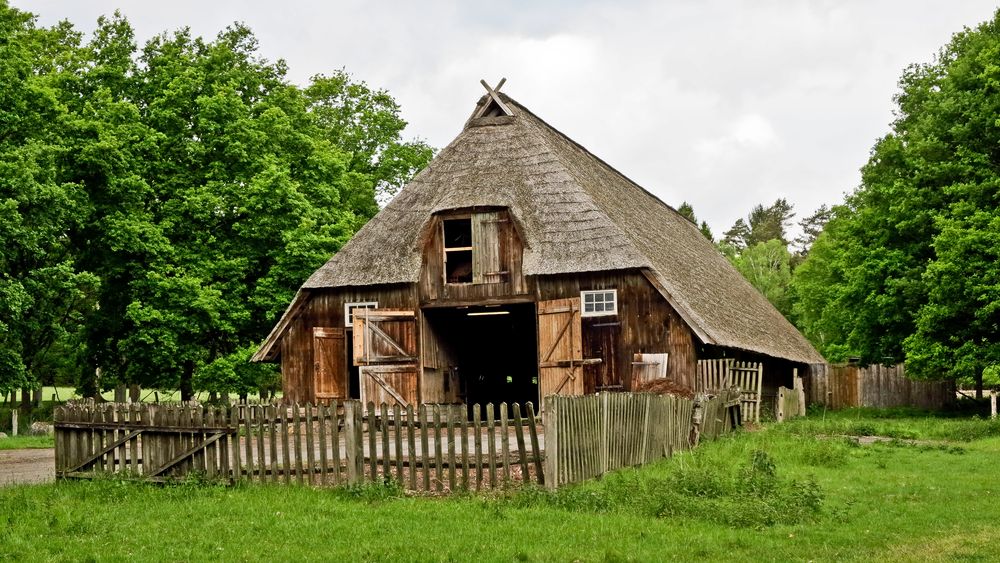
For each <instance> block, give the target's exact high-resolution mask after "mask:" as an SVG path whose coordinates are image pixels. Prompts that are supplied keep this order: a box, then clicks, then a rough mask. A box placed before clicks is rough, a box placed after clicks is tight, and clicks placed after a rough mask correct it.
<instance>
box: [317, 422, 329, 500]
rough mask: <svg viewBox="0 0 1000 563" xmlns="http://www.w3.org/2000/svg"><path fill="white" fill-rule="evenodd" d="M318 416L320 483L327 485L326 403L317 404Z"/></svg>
mask: <svg viewBox="0 0 1000 563" xmlns="http://www.w3.org/2000/svg"><path fill="white" fill-rule="evenodd" d="M317 409H318V410H317V412H316V418H317V419H318V422H319V484H320V485H321V486H326V484H327V480H326V418H327V410H326V405H324V404H323V403H320V404H319V405H318V406H317Z"/></svg>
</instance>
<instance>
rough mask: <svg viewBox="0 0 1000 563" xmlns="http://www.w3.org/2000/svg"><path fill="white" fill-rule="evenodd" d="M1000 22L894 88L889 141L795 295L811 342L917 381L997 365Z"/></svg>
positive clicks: (804, 270) (806, 267) (953, 45)
mask: <svg viewBox="0 0 1000 563" xmlns="http://www.w3.org/2000/svg"><path fill="white" fill-rule="evenodd" d="M998 60H1000V12H998V13H997V14H996V15H995V16H994V18H993V19H992V20H991V21H988V22H986V23H984V24H982V25H981V26H979V27H978V28H976V29H974V30H969V29H967V30H964V31H962V32H960V33H958V34H956V35H955V36H954V37H953V38H952V40H951V42H950V43H949V44H948V45H946V46H945V47H944V48H943V49H942V50H941V52H940V53H939V55H938V56H937V58H936V60H935V61H934V62H932V63H929V64H921V65H913V66H911V67H909V68H908V69H907V70H906V71H905V72H904V73H903V76H902V78H901V79H900V89H901V93H900V94H899V95H898V96H897V98H896V103H897V113H896V120H895V121H894V123H893V125H892V131H891V132H890V133H889V134H887V135H886V136H885V137H883V138H882V139H880V140H879V141H878V142H877V143H876V145H875V147H874V148H873V149H872V153H871V158H870V160H869V162H868V164H867V165H866V166H865V167H864V169H863V170H862V184H861V186H860V187H859V188H858V189H857V190H856V191H855V193H853V194H852V195H851V196H850V197H849V198H848V200H847V202H846V204H845V205H844V206H842V207H839V208H837V209H836V210H835V211H834V218H833V219H832V220H831V221H830V222H829V223H828V224H827V225H826V228H825V229H824V232H823V233H822V234H821V235H820V236H819V238H818V239H817V241H816V243H815V244H814V245H813V249H812V252H811V253H810V255H809V257H808V259H807V260H806V262H805V264H803V266H802V267H800V268H799V269H798V270H797V272H796V276H795V280H794V282H793V285H794V286H795V288H796V294H797V295H798V296H799V297H800V298H801V299H802V301H800V303H799V306H798V311H799V312H800V313H801V316H800V318H801V319H802V322H803V323H804V324H805V327H806V333H807V334H808V335H810V336H811V337H813V338H814V339H815V338H817V337H820V338H822V340H821V341H820V342H821V343H820V346H821V347H824V346H825V347H826V348H827V350H830V349H831V347H833V349H837V350H840V351H841V352H842V353H849V354H852V355H858V356H861V357H862V358H863V360H864V361H887V360H903V359H904V358H905V360H906V361H907V365H908V371H909V372H910V373H912V374H916V375H920V376H924V377H932V378H955V377H974V378H981V377H982V373H983V371H984V370H986V369H989V368H990V366H994V365H997V364H998V363H1000V344H998V340H1000V337H998V334H1000V330H998V329H1000V291H998V289H997V288H998V287H1000V267H998V260H1000V238H998V235H997V233H998V232H1000V218H998V217H1000V216H998V209H1000V151H998V150H997V147H998V146H1000V122H998V120H997V115H1000V94H998V92H997V84H998V83H1000V65H998V64H997V61H998Z"/></svg>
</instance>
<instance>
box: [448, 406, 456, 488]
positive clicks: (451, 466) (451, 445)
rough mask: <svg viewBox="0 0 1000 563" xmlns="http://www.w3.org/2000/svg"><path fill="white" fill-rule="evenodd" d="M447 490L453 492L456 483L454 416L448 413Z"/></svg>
mask: <svg viewBox="0 0 1000 563" xmlns="http://www.w3.org/2000/svg"><path fill="white" fill-rule="evenodd" d="M447 423H448V490H449V491H450V492H455V490H456V487H457V486H458V483H456V482H455V479H456V477H455V416H454V415H453V413H450V412H449V413H448V421H447Z"/></svg>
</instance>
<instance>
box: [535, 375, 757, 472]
mask: <svg viewBox="0 0 1000 563" xmlns="http://www.w3.org/2000/svg"><path fill="white" fill-rule="evenodd" d="M696 401H697V399H696ZM696 401H692V400H689V399H684V398H681V397H675V396H671V395H662V396H661V395H652V394H649V393H638V394H633V393H607V392H602V393H598V394H595V395H583V396H561V395H552V396H549V397H546V398H545V415H544V416H545V443H546V455H545V484H546V486H548V487H551V488H555V487H559V486H561V485H564V484H567V483H576V482H579V481H584V480H587V479H591V478H594V477H597V476H599V475H602V474H604V473H607V472H608V471H612V470H615V469H619V468H622V467H630V466H636V465H643V464H645V463H649V462H651V461H653V460H656V459H660V458H663V457H669V456H671V455H673V453H674V452H675V451H680V450H686V449H688V448H690V447H691V436H692V432H691V431H692V415H693V413H694V410H695V404H696ZM739 404H740V400H739V396H738V391H733V392H731V394H727V395H725V396H724V397H723V396H720V397H716V398H713V399H710V400H704V401H703V402H702V404H700V405H699V408H700V409H701V410H702V413H703V418H702V419H701V421H700V423H701V431H702V435H703V436H706V437H708V438H715V437H717V436H718V435H719V434H721V433H722V432H724V431H725V430H727V429H731V428H732V427H733V426H734V425H739V423H740V421H739V419H738V416H739V415H738V414H737V415H736V419H735V420H733V419H732V418H730V417H729V416H728V415H729V410H730V409H732V408H733V407H736V408H737V409H738V408H739ZM737 412H738V411H737Z"/></svg>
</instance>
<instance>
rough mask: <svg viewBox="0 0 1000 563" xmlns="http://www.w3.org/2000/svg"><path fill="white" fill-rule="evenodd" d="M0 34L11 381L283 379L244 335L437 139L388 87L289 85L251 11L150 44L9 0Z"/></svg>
mask: <svg viewBox="0 0 1000 563" xmlns="http://www.w3.org/2000/svg"><path fill="white" fill-rule="evenodd" d="M0 34H2V35H0V179H2V181H0V236H2V243H3V245H2V247H0V266H2V270H0V294H2V295H3V297H4V298H3V300H2V305H0V313H2V316H0V344H2V347H0V350H2V352H0V389H8V388H12V387H18V386H25V385H32V384H35V383H37V382H39V381H40V378H41V377H43V374H44V373H45V370H44V369H43V368H42V366H48V365H61V366H62V369H70V370H75V371H76V375H78V376H79V378H80V381H81V386H82V387H83V388H84V389H85V390H86V391H88V392H93V391H95V390H96V389H97V388H98V387H105V388H106V387H108V386H111V385H114V384H120V383H140V384H142V385H144V386H154V387H171V388H177V387H178V386H179V387H180V388H181V390H182V392H183V394H184V395H185V396H189V395H190V394H191V391H192V390H193V387H192V386H193V385H195V384H198V385H200V386H202V387H203V388H204V389H207V390H213V391H220V392H222V391H233V392H246V391H247V390H248V389H249V388H257V387H260V386H262V385H272V384H273V377H271V376H273V374H274V370H273V367H270V366H265V367H263V368H261V367H260V366H252V367H251V366H243V365H241V363H240V362H243V361H244V360H246V359H247V357H249V353H248V350H250V349H252V348H253V347H254V345H256V344H257V343H258V342H259V341H260V340H261V339H262V338H263V336H264V335H265V334H266V333H267V331H268V330H269V328H270V326H271V325H272V324H273V322H274V321H275V320H276V318H277V316H278V315H280V313H281V311H282V310H283V308H284V306H285V305H286V304H287V303H288V302H289V301H290V299H291V297H292V295H293V293H294V290H295V288H296V287H298V285H299V284H301V282H302V280H304V279H305V278H306V277H307V276H308V275H309V274H310V273H312V271H313V270H315V268H317V267H318V266H319V265H320V264H322V263H323V262H324V261H326V260H327V259H328V258H329V256H330V255H331V254H333V253H334V252H336V251H337V249H339V248H340V246H341V245H342V244H343V243H344V242H346V241H347V240H348V239H349V238H350V236H351V235H352V234H353V233H354V232H355V231H356V230H357V229H358V228H360V226H361V225H362V224H364V222H365V221H367V220H368V219H369V218H370V217H371V216H372V215H374V214H375V213H376V212H377V210H378V204H377V198H382V199H385V198H388V197H391V195H392V194H393V193H395V191H396V190H398V188H399V186H400V185H401V184H402V183H404V182H405V181H406V180H407V179H408V178H409V177H410V176H411V175H412V174H413V173H414V172H415V171H417V170H419V169H420V168H422V167H423V166H424V165H425V164H426V163H427V162H428V161H429V159H430V157H431V149H430V148H429V147H427V146H426V145H425V144H424V143H422V142H419V141H414V142H405V141H403V140H402V139H401V134H402V130H403V128H404V127H405V125H406V123H405V122H404V121H403V120H402V119H401V118H400V116H399V106H398V105H397V104H396V103H395V101H394V100H393V99H392V98H391V96H389V95H388V94H387V93H386V92H384V91H380V90H373V89H371V88H369V87H368V86H367V85H365V84H364V83H361V82H357V81H354V80H352V79H351V77H350V76H349V75H348V74H347V73H346V72H344V71H343V70H339V71H335V72H333V73H331V74H330V75H329V76H317V77H314V78H313V79H312V81H311V82H310V84H309V85H308V86H306V87H304V88H303V87H298V86H295V85H292V84H290V83H289V82H288V81H287V79H286V77H285V73H286V67H285V63H284V62H283V61H280V60H279V61H276V62H270V61H267V60H265V59H263V58H261V57H260V55H259V54H258V44H257V39H256V38H255V37H254V35H253V33H252V32H251V31H250V30H249V29H248V28H246V27H245V26H243V25H239V24H236V25H233V26H231V27H229V28H226V29H225V30H224V31H222V32H221V33H220V34H219V35H218V36H217V37H216V38H215V39H214V40H205V39H202V38H200V37H195V36H192V34H191V33H190V31H189V30H187V29H182V30H179V31H177V32H174V33H164V34H161V35H158V36H156V37H154V38H153V39H151V40H149V41H148V42H147V43H146V44H145V45H144V46H142V47H141V48H140V47H139V46H138V45H137V44H136V43H135V40H134V32H133V30H132V27H131V25H130V24H129V23H128V22H127V21H126V20H125V19H124V18H123V17H121V16H120V15H118V14H115V15H114V16H112V17H108V18H101V19H100V20H99V21H98V26H97V29H96V30H95V31H94V33H93V35H92V36H91V37H90V38H89V39H88V40H86V41H84V40H83V38H82V36H81V35H80V34H79V33H77V32H75V31H73V29H72V26H70V25H69V24H66V23H64V24H60V25H58V26H56V27H54V28H51V29H38V28H36V27H35V24H34V19H33V17H32V16H31V15H30V14H27V13H24V12H20V11H17V10H15V9H13V8H10V7H8V6H7V5H6V4H5V3H0ZM52 354H55V355H56V356H59V358H61V361H62V363H61V364H60V362H59V361H55V360H54V359H50V358H48V356H51V355H52ZM45 369H50V368H45ZM268 373H270V375H268ZM98 376H99V377H98Z"/></svg>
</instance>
